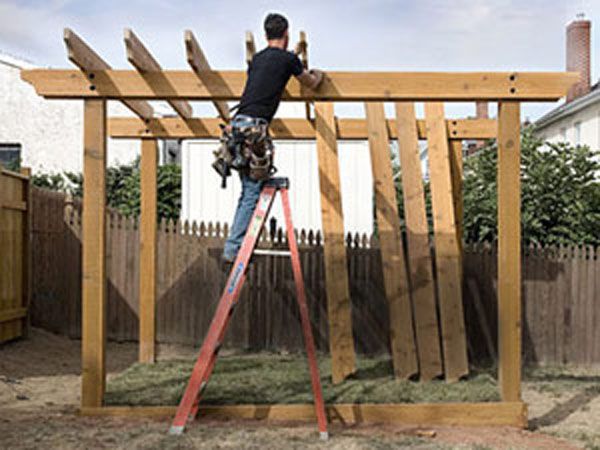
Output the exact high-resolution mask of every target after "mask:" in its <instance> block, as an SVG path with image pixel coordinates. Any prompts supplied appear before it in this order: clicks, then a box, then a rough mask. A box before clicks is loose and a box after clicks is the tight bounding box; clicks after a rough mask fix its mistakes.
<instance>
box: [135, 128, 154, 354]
mask: <svg viewBox="0 0 600 450" xmlns="http://www.w3.org/2000/svg"><path fill="white" fill-rule="evenodd" d="M140 166H141V170H140V172H141V173H140V177H141V181H140V185H141V186H140V191H141V214H140V266H139V267H140V269H139V270H140V291H139V292H140V300H139V320H140V331H139V333H140V338H139V339H140V346H139V361H140V362H142V363H152V362H154V359H155V348H156V266H157V259H156V257H157V254H156V245H157V237H156V233H157V220H158V208H157V197H158V192H157V168H158V149H157V146H156V141H155V140H154V139H142V159H141V164H140Z"/></svg>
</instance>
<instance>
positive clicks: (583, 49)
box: [567, 14, 592, 102]
mask: <svg viewBox="0 0 600 450" xmlns="http://www.w3.org/2000/svg"><path fill="white" fill-rule="evenodd" d="M584 17H585V16H584V15H583V14H577V18H576V19H575V20H574V21H573V22H571V23H570V24H569V25H567V71H569V72H579V73H580V74H581V79H580V81H579V82H578V83H577V84H575V85H574V86H572V87H571V89H569V92H568V93H567V102H570V101H573V100H575V99H576V98H578V97H581V96H582V95H585V94H587V93H588V92H590V86H591V81H590V78H591V77H590V65H591V64H590V63H591V61H590V56H591V52H590V29H591V26H592V23H591V22H590V21H589V20H585V19H584Z"/></svg>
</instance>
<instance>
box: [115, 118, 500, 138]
mask: <svg viewBox="0 0 600 450" xmlns="http://www.w3.org/2000/svg"><path fill="white" fill-rule="evenodd" d="M222 123H223V122H222V121H221V120H219V119H189V120H185V121H184V120H181V119H179V118H177V117H168V118H162V119H153V120H151V121H149V122H148V123H144V122H143V121H141V120H138V119H135V118H128V117H113V118H111V119H109V121H108V133H109V136H110V137H112V138H121V139H131V138H157V139H164V138H170V139H218V138H220V137H221V128H220V127H219V124H222ZM336 125H337V127H336V128H337V138H338V139H341V140H366V139H367V136H368V135H367V124H366V121H365V120H364V119H336ZM387 127H388V134H389V136H390V138H392V139H396V138H397V137H398V134H397V128H396V127H395V126H394V123H393V121H392V120H388V121H387ZM447 128H448V138H449V139H459V140H462V139H493V138H495V137H496V130H497V125H496V121H495V120H493V119H454V120H448V121H447ZM269 129H270V132H271V136H272V137H273V138H274V139H281V140H314V139H315V124H314V121H312V120H306V119H299V118H298V119H274V120H273V122H272V123H271V126H270V128H269ZM417 131H418V135H419V138H420V139H426V138H427V131H426V128H425V121H424V120H417Z"/></svg>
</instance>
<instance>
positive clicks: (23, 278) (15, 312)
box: [0, 165, 31, 343]
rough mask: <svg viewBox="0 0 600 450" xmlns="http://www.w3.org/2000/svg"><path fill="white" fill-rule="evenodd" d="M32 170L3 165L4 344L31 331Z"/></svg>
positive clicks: (0, 326) (0, 261) (0, 309)
mask: <svg viewBox="0 0 600 450" xmlns="http://www.w3.org/2000/svg"><path fill="white" fill-rule="evenodd" d="M29 174H30V172H29V169H23V170H22V171H21V173H18V172H12V171H9V170H5V169H3V168H2V166H1V165H0V343H2V342H6V341H9V340H11V339H15V338H18V337H21V336H23V335H25V334H26V332H27V328H28V315H27V311H28V307H29V294H30V289H29V266H30V264H29V254H30V252H29V241H30V238H31V233H30V220H29V217H30V211H31V203H30V188H29Z"/></svg>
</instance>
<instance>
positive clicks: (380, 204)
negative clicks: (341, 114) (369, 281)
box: [365, 102, 419, 379]
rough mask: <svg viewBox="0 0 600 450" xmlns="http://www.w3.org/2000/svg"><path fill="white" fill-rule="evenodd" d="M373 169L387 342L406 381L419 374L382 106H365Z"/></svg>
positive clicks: (395, 367) (397, 374)
mask: <svg viewBox="0 0 600 450" xmlns="http://www.w3.org/2000/svg"><path fill="white" fill-rule="evenodd" d="M365 110H366V115H367V131H368V136H369V149H370V152H371V167H372V170H373V186H374V190H375V209H376V215H377V231H378V234H379V242H380V245H381V262H382V264H381V265H382V267H383V280H384V285H385V293H386V297H387V300H388V303H389V309H390V314H389V319H390V341H391V348H392V361H393V364H394V374H395V375H396V377H397V378H401V379H408V378H410V377H411V376H412V375H414V374H415V373H417V372H418V370H419V367H418V363H417V352H416V348H415V338H414V328H413V320H412V308H411V304H410V292H409V287H408V275H407V271H406V261H405V260H404V248H403V245H402V232H401V230H400V216H399V215H398V203H397V199H396V188H395V186H394V179H393V174H392V161H391V155H390V153H391V152H390V139H389V136H388V131H387V124H386V120H385V112H384V109H383V103H373V102H367V103H365Z"/></svg>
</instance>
